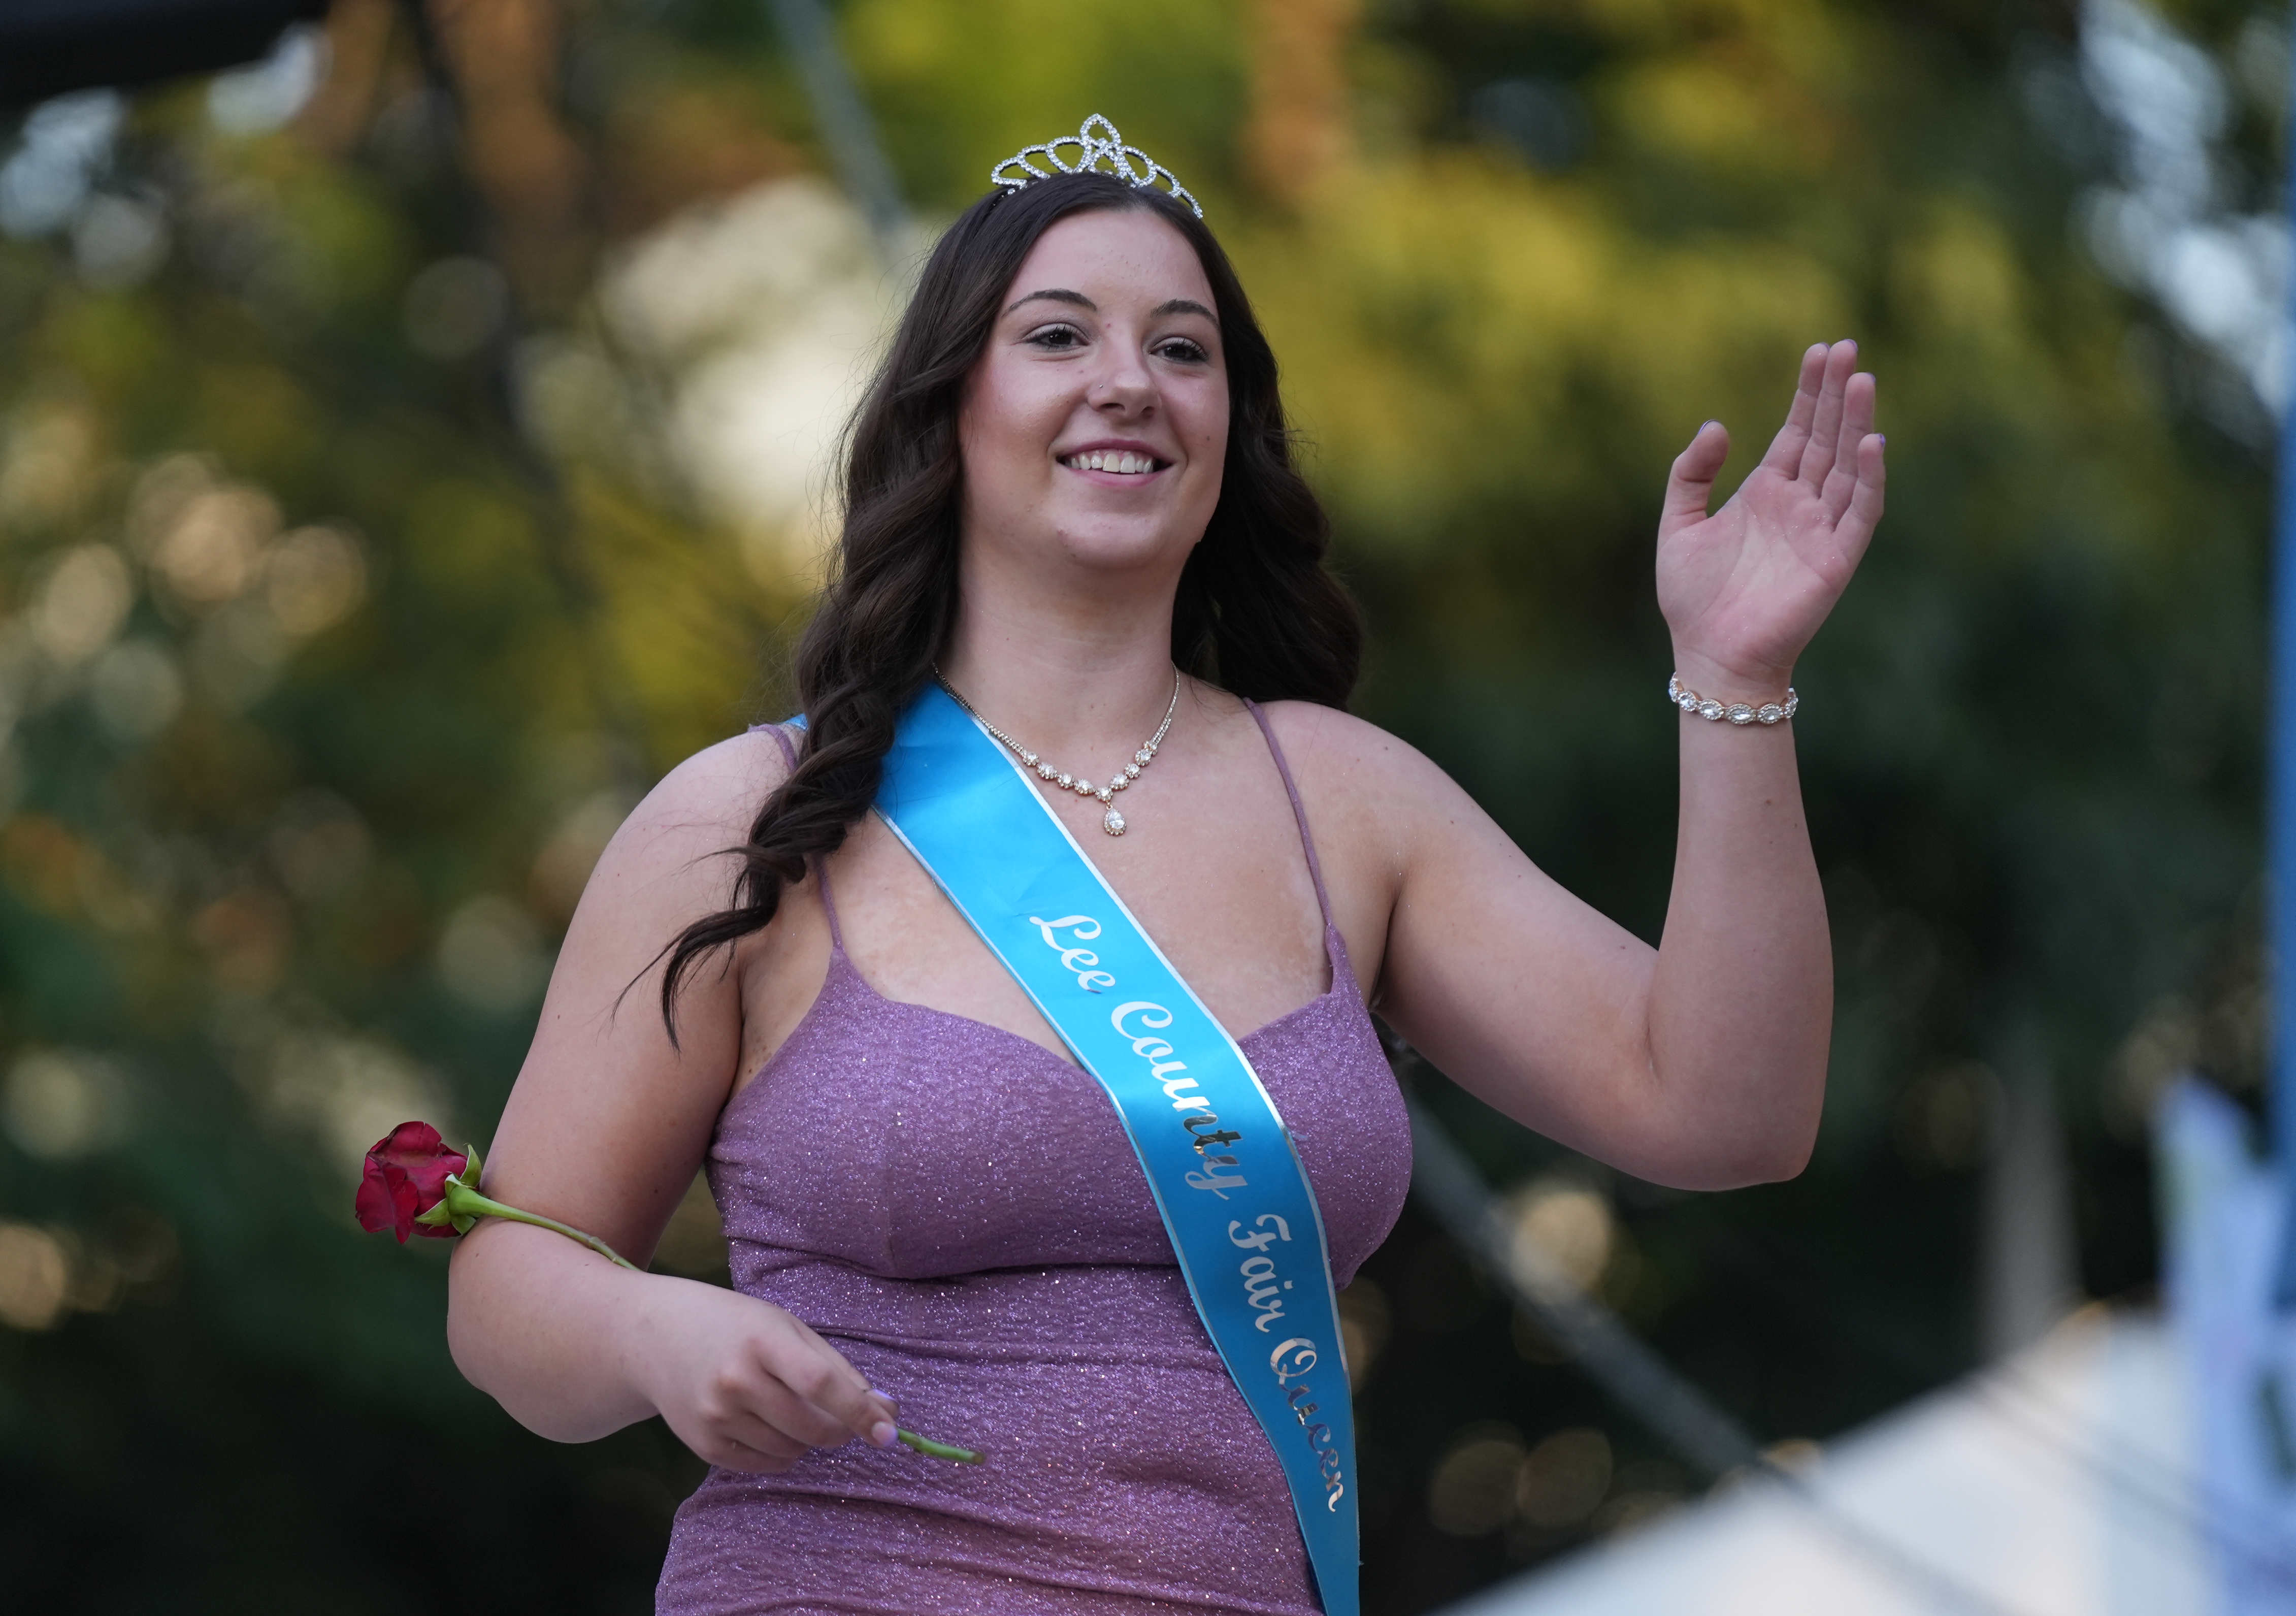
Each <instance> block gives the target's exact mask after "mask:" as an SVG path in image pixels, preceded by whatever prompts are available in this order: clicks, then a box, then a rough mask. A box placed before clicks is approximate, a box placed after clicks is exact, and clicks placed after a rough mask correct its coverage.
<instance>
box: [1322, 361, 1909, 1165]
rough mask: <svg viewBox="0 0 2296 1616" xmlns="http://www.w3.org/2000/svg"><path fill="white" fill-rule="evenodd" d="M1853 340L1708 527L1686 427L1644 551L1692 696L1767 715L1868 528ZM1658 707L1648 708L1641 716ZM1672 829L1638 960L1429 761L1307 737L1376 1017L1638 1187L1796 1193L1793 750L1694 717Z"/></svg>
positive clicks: (1808, 988)
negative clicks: (1344, 861) (1365, 919)
mask: <svg viewBox="0 0 2296 1616" xmlns="http://www.w3.org/2000/svg"><path fill="white" fill-rule="evenodd" d="M1855 357H1856V350H1855V349H1854V348H1853V347H1852V346H1851V345H1850V344H1848V343H1841V344H1837V345H1834V346H1833V348H1832V349H1826V348H1815V349H1811V350H1810V352H1809V353H1808V355H1806V356H1805V357H1804V360H1803V365H1802V373H1801V378H1800V386H1799V388H1798V389H1797V391H1796V395H1795V399H1794V405H1793V409H1792V413H1791V414H1790V415H1789V417H1788V419H1787V422H1786V425H1785V427H1784V429H1783V430H1782V431H1780V433H1779V435H1778V438H1777V439H1776V441H1775V442H1774V443H1773V445H1772V446H1771V448H1770V452H1769V454H1768V455H1767V456H1766V458H1765V459H1764V461H1763V463H1762V465H1761V467H1759V468H1758V469H1757V471H1756V472H1754V473H1753V474H1752V475H1751V476H1750V477H1749V478H1748V480H1747V483H1746V486H1745V488H1743V489H1741V490H1740V492H1739V494H1738V495H1737V496H1734V498H1733V499H1732V500H1731V501H1730V503H1729V504H1727V505H1726V506H1725V507H1724V508H1723V510H1722V511H1720V512H1718V513H1715V514H1714V515H1712V516H1709V515H1707V513H1706V503H1707V499H1708V495H1709V491H1710V488H1711V485H1712V482H1713V480H1714V477H1715V475H1716V473H1717V472H1718V471H1719V469H1720V466H1721V463H1722V460H1723V456H1724V455H1725V454H1726V447H1727V434H1726V433H1725V432H1724V431H1722V429H1721V428H1720V427H1719V426H1718V424H1717V423H1714V422H1709V423H1708V424H1707V425H1706V426H1705V427H1704V428H1702V429H1701V431H1700V432H1699V434H1698V436H1697V437H1696V438H1695V439H1693V441H1692V444H1691V447H1689V448H1688V449H1686V450H1685V452H1684V454H1683V455H1682V456H1681V457H1680V459H1678V460H1677V462H1676V464H1675V469H1674V476H1673V479H1672V480H1671V482H1670V484H1669V490H1668V507H1667V514H1666V518H1665V521H1663V522H1662V524H1661V530H1660V554H1659V564H1658V572H1659V597H1660V605H1661V610H1662V611H1664V612H1665V614H1666V617H1667V619H1668V622H1669V627H1670V628H1672V629H1673V631H1674V640H1675V654H1676V658H1677V663H1676V666H1677V670H1678V671H1679V672H1680V674H1681V676H1682V677H1683V679H1684V681H1685V683H1686V684H1688V685H1691V686H1692V687H1693V688H1694V689H1697V690H1699V691H1700V692H1702V693H1706V694H1710V695H1713V696H1716V697H1718V699H1720V700H1722V701H1725V702H1730V701H1748V702H1751V703H1754V704H1759V703H1761V702H1764V701H1780V700H1783V698H1784V693H1785V690H1786V685H1787V683H1788V678H1789V676H1790V673H1791V670H1792V665H1793V660H1794V658H1795V657H1796V656H1797V655H1798V654H1799V652H1800V650H1801V648H1802V646H1803V645H1804V644H1807V643H1808V638H1809V636H1811V635H1812V634H1814V633H1815V632H1816V628H1817V626H1818V624H1819V623H1820V622H1822V621H1823V620H1824V619H1825V614H1826V613H1827V611H1830V610H1831V609H1832V606H1833V602H1834V600H1835V599H1836V598H1838V597H1839V595H1840V593H1841V588H1842V587H1843V586H1845V585H1846V584H1847V583H1848V581H1849V575H1850V572H1851V571H1852V570H1854V569H1855V567H1856V565H1857V561H1858V559H1859V558H1860V557H1861V556H1862V554H1864V551H1865V547H1866V542H1867V540H1868V539H1870V537H1871V536H1872V532H1873V526H1874V522H1875V521H1877V520H1878V519H1879V517H1880V514H1881V502H1882V449H1881V440H1880V439H1879V438H1877V437H1874V436H1873V434H1872V431H1871V429H1872V426H1873V419H1874V414H1873V411H1874V388H1873V378H1872V377H1870V376H1865V375H1853V374H1852V366H1853V365H1854V362H1855ZM1656 704H1657V698H1656V692H1655V691H1653V693H1652V705H1653V707H1654V708H1655V707H1656ZM1652 721H1653V722H1671V723H1673V724H1674V725H1675V726H1677V728H1678V729H1679V730H1680V732H1681V734H1680V736H1679V742H1680V747H1681V799H1680V816H1681V817H1680V827H1679V833H1678V835H1677V844H1676V850H1675V874H1674V886H1673V890H1672V894H1671V897H1670V898H1669V904H1668V907H1667V918H1666V926H1665V931H1664V933H1663V935H1662V937H1661V942H1660V946H1659V947H1657V948H1655V949H1653V948H1652V947H1649V945H1647V944H1645V943H1644V942H1642V941H1641V940H1640V939H1636V938H1635V937H1634V936H1632V935H1631V934H1629V933H1628V932H1627V931H1625V930H1624V929H1623V928H1621V927H1620V926H1618V925H1616V924H1615V923H1612V922H1611V921H1609V920H1607V919H1605V918H1604V917H1603V916H1602V915H1598V914H1596V913H1595V911H1594V910H1593V909H1591V908H1589V907H1588V906H1587V905H1585V904H1583V903H1581V902H1579V900H1578V899H1577V898H1573V897H1571V896H1570V894H1569V893H1567V892H1565V891H1563V890H1562V888H1561V887H1559V886H1558V885H1556V884H1555V882H1553V881H1552V880H1550V879H1548V878H1547V877H1546V875H1545V874H1542V873H1541V872H1540V871H1539V870H1538V868H1537V867H1536V866H1535V865H1532V863H1531V862H1530V860H1529V858H1528V857H1524V855H1523V854H1522V852H1521V850H1520V849H1517V848H1516V847H1515V846H1514V845H1513V843H1512V842H1511V841H1508V839H1507V838H1506V836H1505V833H1503V832H1501V831H1500V830H1499V828H1498V827H1497V825H1496V824H1493V823H1492V821H1491V819H1490V817H1489V816H1488V815H1487V814H1485V813H1484V812H1483V811H1482V810H1481V809H1480V808H1478V807H1476V806H1475V804H1474V803H1473V802H1472V800H1469V799H1468V797H1467V795H1466V793H1465V792H1462V791H1461V790H1459V788H1458V787H1457V785H1456V784H1455V783H1453V782H1452V781H1450V780H1449V779H1448V778H1447V777H1446V776H1445V775H1443V774H1442V773H1441V771H1440V770H1439V769H1437V768H1435V767H1434V766H1433V765H1431V764H1430V763H1429V762H1428V761H1427V760H1426V759H1423V758H1421V757H1420V756H1418V754H1416V753H1415V752H1413V751H1411V750H1410V749H1409V748H1407V747H1405V746H1403V745H1402V744H1401V743H1400V742H1396V741H1394V740H1393V739H1392V738H1391V737H1389V736H1386V735H1383V734H1380V733H1379V732H1377V731H1376V730H1373V729H1371V728H1370V726H1365V725H1359V724H1356V723H1354V721H1352V720H1349V719H1345V718H1341V717H1339V716H1338V715H1331V716H1330V717H1329V718H1324V719H1321V720H1315V721H1311V723H1310V727H1312V728H1314V729H1315V730H1316V732H1317V742H1316V745H1315V747H1314V749H1313V752H1314V755H1315V758H1316V761H1315V764H1314V766H1313V767H1316V771H1317V773H1318V774H1319V775H1322V776H1324V778H1327V779H1329V780H1330V781H1332V782H1333V788H1334V789H1333V796H1334V797H1336V798H1338V799H1340V800H1341V801H1342V802H1344V803H1346V805H1347V806H1346V808H1345V809H1344V810H1343V813H1342V819H1343V823H1344V824H1345V825H1346V826H1347V830H1346V832H1345V834H1346V836H1347V838H1348V845H1349V846H1350V848H1351V849H1353V856H1354V857H1356V858H1357V860H1358V861H1359V863H1360V865H1361V867H1362V868H1364V870H1365V873H1366V874H1368V875H1369V876H1370V878H1371V884H1372V885H1373V886H1374V887H1381V886H1383V887H1384V890H1386V891H1387V892H1388V893H1390V895H1391V896H1390V906H1389V908H1388V911H1387V928H1386V936H1385V939H1384V941H1385V956H1384V959H1383V961H1382V968H1381V976H1380V981H1379V997H1378V1000H1377V1003H1378V1007H1379V1009H1380V1011H1381V1013H1382V1014H1383V1015H1384V1016H1386V1018H1387V1019H1388V1020H1389V1021H1390V1022H1391V1023H1393V1024H1394V1025H1395V1027H1396V1028H1397V1029H1398V1030H1399V1031H1400V1032H1402V1033H1403V1034H1404V1035H1405V1036H1406V1038H1410V1039H1411V1040H1412V1042H1413V1043H1414V1044H1415V1045H1416V1046H1418V1047H1419V1048H1421V1049H1422V1050H1423V1051H1424V1052H1425V1053H1426V1054H1427V1055H1428V1056H1429V1058H1430V1059H1431V1060H1432V1061H1433V1062H1435V1064H1436V1065H1437V1066H1438V1067H1439V1068H1440V1069H1441V1070H1444V1071H1445V1072H1446V1073H1447V1074H1448V1075H1450V1076H1451V1077H1452V1078H1453V1079H1456V1081H1458V1082H1459V1083H1461V1084H1462V1085H1464V1087H1467V1088H1469V1089H1471V1090H1472V1091H1473V1092H1475V1093H1476V1094H1478V1095H1481V1096H1482V1097H1483V1098H1484V1099H1486V1100H1488V1102H1490V1103H1492V1104H1493V1105H1495V1106H1497V1108H1498V1109H1499V1110H1501V1111H1503V1112H1506V1113H1508V1114H1509V1115H1511V1116H1513V1117H1515V1118H1516V1119H1518V1120H1521V1121H1522V1122H1524V1123H1527V1124H1528V1125H1529V1126H1531V1127H1533V1128H1538V1129H1539V1130H1540V1131H1541V1132H1543V1133H1546V1134H1548V1135H1550V1136H1553V1137H1554V1138H1556V1139H1559V1140H1561V1141H1562V1142H1563V1143H1565V1144H1570V1145H1571V1146H1573V1147H1575V1148H1577V1149H1579V1150H1581V1151H1583V1152H1585V1153H1587V1154H1589V1155H1592V1156H1595V1157H1596V1158H1598V1159H1601V1160H1603V1161H1609V1162H1611V1163H1613V1164H1614V1165H1616V1166H1618V1167H1620V1168H1622V1169H1625V1170H1627V1171H1628V1172H1631V1173H1634V1174H1636V1176H1637V1177H1644V1178H1648V1179H1652V1180H1654V1181H1657V1182H1661V1183H1665V1184H1672V1185H1681V1186H1684V1187H1695V1188H1724V1187H1729V1186H1732V1185H1742V1184H1746V1183H1751V1182H1759V1181H1762V1180H1767V1179H1775V1178H1782V1177H1792V1175H1793V1174H1794V1173H1796V1172H1798V1171H1800V1169H1801V1167H1802V1165H1803V1164H1804V1163H1805V1162H1806V1161H1808V1153H1809V1150H1810V1147H1811V1145H1812V1144H1813V1142H1814V1140H1815V1138H1816V1129H1817V1121H1818V1114H1819V1110H1820V1106H1821V1103H1822V1102H1823V1098H1824V1092H1825V1063H1826V1051H1827V1046H1828V1042H1829V1039H1830V1037H1831V1033H1832V1019H1833V954H1832V947H1831V943H1830V941H1829V939H1828V935H1827V930H1826V921H1825V900H1824V896H1823V893H1822V892H1821V890H1820V888H1819V884H1818V879H1817V869H1816V860H1815V858H1814V857H1813V855H1812V853H1811V850H1810V844H1809V834H1808V827H1807V825H1806V824H1805V823H1804V818H1803V814H1802V806H1801V791H1800V781H1799V779H1798V776H1797V774H1796V767H1795V760H1794V744H1793V734H1792V726H1791V725H1790V724H1779V725H1776V726H1761V725H1750V726H1735V725H1731V724H1727V723H1712V722H1709V721H1707V720H1705V719H1703V718H1695V717H1692V716H1689V715H1685V714H1676V715H1673V716H1672V717H1671V718H1665V717H1661V715H1660V714H1658V713H1657V712H1653V713H1652Z"/></svg>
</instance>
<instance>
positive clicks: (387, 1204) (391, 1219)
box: [352, 1158, 406, 1240]
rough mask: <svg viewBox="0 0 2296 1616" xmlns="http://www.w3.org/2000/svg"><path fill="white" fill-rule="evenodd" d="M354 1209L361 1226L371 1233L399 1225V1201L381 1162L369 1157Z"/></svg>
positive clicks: (377, 1232)
mask: <svg viewBox="0 0 2296 1616" xmlns="http://www.w3.org/2000/svg"><path fill="white" fill-rule="evenodd" d="M352 1210H355V1211H356V1212H357V1214H358V1220H359V1227H361V1228H363V1229H365V1231H366V1232H367V1233H368V1234H370V1235H378V1234H381V1232H382V1231H383V1230H385V1229H389V1228H395V1227H397V1226H398V1198H397V1197H396V1196H394V1195H393V1194H391V1193H390V1185H389V1183H387V1182H386V1181H385V1178H384V1176H383V1166H382V1163H381V1162H380V1161H374V1160H373V1159H372V1158H369V1160H368V1161H367V1164H366V1176H365V1177H363V1178H361V1179H360V1180H359V1186H358V1198H357V1200H356V1201H354V1202H352ZM399 1238H401V1239H402V1240H403V1239H405V1238H406V1236H404V1235H401V1236H400V1237H399Z"/></svg>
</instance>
